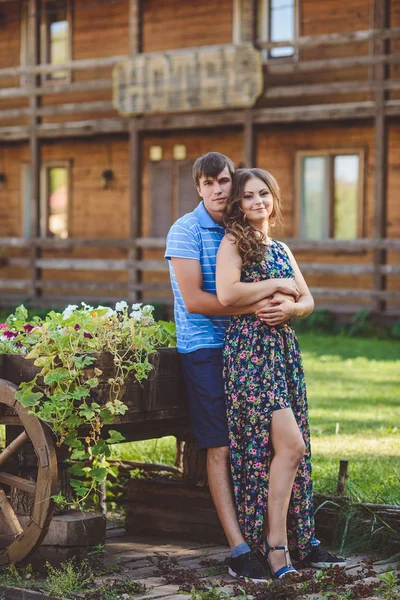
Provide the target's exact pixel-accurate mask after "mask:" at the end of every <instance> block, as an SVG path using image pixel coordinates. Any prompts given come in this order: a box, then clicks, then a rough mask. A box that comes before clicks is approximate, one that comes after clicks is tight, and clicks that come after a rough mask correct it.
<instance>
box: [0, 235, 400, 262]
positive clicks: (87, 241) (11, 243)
mask: <svg viewBox="0 0 400 600" xmlns="http://www.w3.org/2000/svg"><path fill="white" fill-rule="evenodd" d="M283 241H284V242H286V243H287V244H288V245H289V246H290V247H291V248H292V247H293V248H294V249H295V250H296V251H299V252H302V251H304V252H309V251H319V252H362V251H364V250H373V249H374V248H382V249H386V250H400V238H356V239H352V240H338V239H334V238H327V239H325V240H318V241H309V240H301V239H299V238H285V239H284V240H283ZM32 244H34V245H36V246H39V247H41V248H43V249H49V250H51V249H57V250H60V249H71V248H75V247H79V246H82V247H103V246H104V247H107V248H108V247H115V248H130V247H132V246H136V247H138V248H148V249H152V250H155V249H161V250H163V249H164V248H165V238H136V239H135V240H133V239H131V238H100V237H98V238H73V237H71V238H68V239H67V240H56V239H51V238H40V237H38V238H36V239H33V240H26V239H25V238H15V237H3V238H0V246H4V247H5V248H27V249H29V248H30V246H31V245H32ZM9 260H10V261H25V260H26V259H25V258H18V257H11V258H9ZM60 260H64V259H60ZM86 260H91V259H86ZM13 264H14V263H13ZM15 264H17V263H15ZM21 266H25V263H21Z"/></svg>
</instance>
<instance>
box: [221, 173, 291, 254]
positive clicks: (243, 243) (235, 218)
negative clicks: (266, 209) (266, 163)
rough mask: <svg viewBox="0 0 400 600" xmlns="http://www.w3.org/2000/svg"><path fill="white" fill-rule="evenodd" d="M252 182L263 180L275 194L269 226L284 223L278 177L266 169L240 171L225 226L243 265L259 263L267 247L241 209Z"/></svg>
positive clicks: (232, 193) (232, 191) (263, 237)
mask: <svg viewBox="0 0 400 600" xmlns="http://www.w3.org/2000/svg"><path fill="white" fill-rule="evenodd" d="M249 179H260V180H261V181H263V182H264V183H265V185H266V186H267V188H268V189H269V191H270V192H271V194H272V198H273V209H272V213H271V215H270V218H269V226H270V227H274V226H275V225H277V224H281V222H282V208H281V197H280V190H279V185H278V184H277V181H276V179H275V177H273V176H272V175H271V173H268V171H264V170H263V169H237V170H236V171H235V174H234V177H233V184H232V190H231V193H230V196H229V198H228V202H227V206H226V212H225V215H224V226H225V229H226V232H227V233H230V234H231V235H232V237H233V238H234V240H235V242H236V244H237V247H238V250H239V254H240V256H241V258H242V261H243V264H244V265H246V264H249V263H252V262H258V261H260V260H261V258H262V257H263V255H264V253H265V244H266V239H265V236H264V234H263V233H262V231H259V230H258V229H255V228H254V227H252V226H251V225H250V223H249V222H248V221H247V219H246V217H245V215H244V213H243V210H242V207H241V202H242V198H243V194H244V188H245V186H246V183H247V182H248V181H249Z"/></svg>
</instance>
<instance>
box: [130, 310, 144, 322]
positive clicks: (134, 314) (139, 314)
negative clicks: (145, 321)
mask: <svg viewBox="0 0 400 600" xmlns="http://www.w3.org/2000/svg"><path fill="white" fill-rule="evenodd" d="M129 316H130V317H132V319H134V320H135V321H140V319H141V318H142V311H141V310H133V311H132V312H131V314H130V315H129Z"/></svg>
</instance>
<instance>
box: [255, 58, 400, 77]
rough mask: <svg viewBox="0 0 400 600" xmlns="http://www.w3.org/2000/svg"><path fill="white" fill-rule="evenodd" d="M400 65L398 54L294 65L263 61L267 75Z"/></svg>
mask: <svg viewBox="0 0 400 600" xmlns="http://www.w3.org/2000/svg"><path fill="white" fill-rule="evenodd" d="M399 63H400V53H396V54H388V55H385V54H384V55H382V56H351V57H348V58H324V59H322V60H307V61H298V62H295V63H287V64H285V63H280V64H276V63H275V64H274V63H273V62H272V61H270V60H269V61H265V67H266V70H267V72H268V73H270V74H277V75H284V74H291V73H310V72H311V73H312V72H313V71H330V70H331V69H335V70H336V69H354V68H357V67H370V66H374V65H380V64H391V65H396V64H399Z"/></svg>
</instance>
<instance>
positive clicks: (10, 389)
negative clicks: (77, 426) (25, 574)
mask: <svg viewBox="0 0 400 600" xmlns="http://www.w3.org/2000/svg"><path fill="white" fill-rule="evenodd" d="M16 389H17V388H16V386H15V385H13V384H11V383H9V382H7V381H4V380H0V406H1V412H4V410H10V409H12V410H13V411H15V413H16V415H17V416H18V417H19V419H20V422H21V424H22V426H23V427H24V429H25V431H26V434H27V439H28V438H29V439H30V440H31V442H32V444H33V448H34V450H35V454H36V456H37V479H36V481H31V480H29V479H25V478H22V477H19V476H16V475H14V474H12V473H8V472H7V471H6V470H3V471H2V472H1V473H0V482H1V483H2V484H3V485H6V486H7V489H8V488H11V495H12V493H13V491H14V489H15V488H16V489H17V490H19V491H22V492H28V493H29V494H33V495H34V497H35V503H34V506H33V508H32V512H31V515H30V516H31V518H30V520H29V521H28V523H27V524H26V526H25V527H24V528H23V531H22V532H20V533H19V534H18V535H17V536H15V534H16V533H17V532H16V530H17V527H18V517H17V515H16V514H15V512H14V510H13V508H12V507H11V504H10V503H9V502H8V501H7V500H6V501H5V502H6V503H5V505H4V506H3V512H4V507H5V509H6V512H8V513H10V512H11V514H12V518H13V522H14V529H13V531H14V535H13V538H12V539H11V540H10V542H9V543H8V544H7V545H6V547H3V548H2V549H1V550H0V565H5V564H8V563H15V562H18V561H20V560H22V559H23V558H25V557H26V556H28V555H29V554H30V553H31V552H32V551H33V550H34V549H35V548H36V547H37V546H38V545H39V544H40V542H41V541H42V539H43V538H44V536H45V535H46V532H47V528H48V525H49V523H50V520H51V516H52V513H53V505H54V502H53V499H52V496H53V495H54V494H56V493H57V491H58V490H57V459H56V454H55V449H54V445H53V441H52V437H51V434H50V432H49V430H48V429H47V427H46V426H45V425H43V424H41V423H40V421H39V420H38V419H37V418H36V417H35V416H34V415H32V414H30V413H29V412H28V410H27V409H25V408H23V407H22V406H21V405H20V404H19V403H18V402H16V401H15V397H14V396H15V392H16ZM14 450H15V451H17V450H18V445H17V446H14ZM6 455H7V460H10V452H6ZM11 458H12V457H11ZM5 462H6V461H5ZM2 469H4V464H3V465H2ZM3 501H4V498H3ZM21 528H22V527H21Z"/></svg>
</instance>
